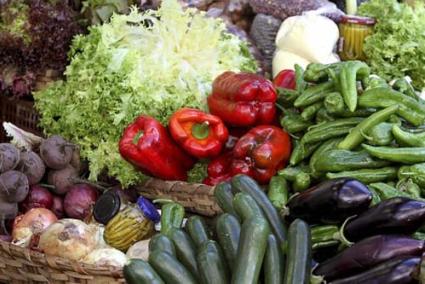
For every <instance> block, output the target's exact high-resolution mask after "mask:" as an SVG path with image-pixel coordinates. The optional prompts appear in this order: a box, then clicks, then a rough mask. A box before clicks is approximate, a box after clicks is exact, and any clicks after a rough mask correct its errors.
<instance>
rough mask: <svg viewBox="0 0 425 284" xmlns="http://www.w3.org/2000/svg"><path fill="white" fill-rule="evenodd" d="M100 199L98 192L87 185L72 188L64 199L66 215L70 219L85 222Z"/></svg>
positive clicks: (77, 185)
mask: <svg viewBox="0 0 425 284" xmlns="http://www.w3.org/2000/svg"><path fill="white" fill-rule="evenodd" d="M98 197H99V193H98V191H97V190H96V189H95V188H94V187H92V186H90V185H87V184H76V185H74V186H72V187H71V189H70V190H69V191H68V193H67V194H66V196H65V199H64V208H65V213H66V215H67V216H68V217H70V218H75V219H80V220H84V219H85V218H86V217H87V216H88V215H89V214H90V213H91V210H92V207H93V205H94V204H95V203H96V200H97V198H98Z"/></svg>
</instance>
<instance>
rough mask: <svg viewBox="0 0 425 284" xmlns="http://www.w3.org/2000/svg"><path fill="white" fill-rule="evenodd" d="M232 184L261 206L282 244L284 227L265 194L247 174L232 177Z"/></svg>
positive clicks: (284, 235) (284, 237) (284, 234)
mask: <svg viewBox="0 0 425 284" xmlns="http://www.w3.org/2000/svg"><path fill="white" fill-rule="evenodd" d="M232 186H233V187H235V188H237V189H239V190H240V191H241V192H245V193H247V194H249V195H250V196H251V197H252V198H253V199H254V200H255V201H256V202H257V204H258V205H259V206H260V207H261V209H262V210H263V212H264V215H265V216H266V218H267V220H268V221H269V223H270V227H271V229H272V230H273V233H274V234H275V236H276V238H277V240H278V241H279V243H280V244H283V243H284V242H285V239H286V229H285V227H284V226H283V223H282V221H281V220H280V217H279V213H278V212H277V210H276V208H275V207H274V206H273V204H272V203H271V202H270V200H269V199H268V197H267V195H266V194H265V193H264V192H263V191H262V190H261V188H260V186H259V185H258V184H257V182H256V181H255V180H254V179H252V178H251V177H249V176H246V175H237V176H234V177H233V178H232Z"/></svg>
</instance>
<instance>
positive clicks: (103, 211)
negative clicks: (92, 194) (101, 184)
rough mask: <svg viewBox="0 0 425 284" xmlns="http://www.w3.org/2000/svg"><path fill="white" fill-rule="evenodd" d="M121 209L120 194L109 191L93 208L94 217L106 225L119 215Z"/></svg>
mask: <svg viewBox="0 0 425 284" xmlns="http://www.w3.org/2000/svg"><path fill="white" fill-rule="evenodd" d="M120 207H121V199H120V197H119V196H118V194H116V193H114V192H112V191H107V192H105V193H104V194H102V195H101V196H100V197H99V199H98V200H97V201H96V203H95V205H94V208H93V216H94V218H95V219H96V221H98V222H99V223H101V224H104V225H106V224H107V223H108V222H109V221H110V220H111V219H112V218H113V217H114V216H115V215H117V214H118V212H119V211H120Z"/></svg>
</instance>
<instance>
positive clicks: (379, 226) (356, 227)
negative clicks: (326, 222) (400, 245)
mask: <svg viewBox="0 0 425 284" xmlns="http://www.w3.org/2000/svg"><path fill="white" fill-rule="evenodd" d="M424 223H425V202H423V201H418V200H413V199H410V198H406V197H395V198H391V199H387V200H384V201H382V202H380V203H379V204H377V205H375V206H373V207H371V208H369V209H368V210H367V211H365V212H364V213H362V214H361V215H359V216H358V217H355V218H354V219H352V220H350V221H348V223H347V225H346V226H345V228H344V235H345V237H346V238H347V239H348V240H350V241H358V240H360V239H362V238H365V237H369V236H373V235H378V234H402V235H411V234H413V233H414V232H415V231H416V230H418V229H419V228H420V227H421V226H422V225H423V224H424Z"/></svg>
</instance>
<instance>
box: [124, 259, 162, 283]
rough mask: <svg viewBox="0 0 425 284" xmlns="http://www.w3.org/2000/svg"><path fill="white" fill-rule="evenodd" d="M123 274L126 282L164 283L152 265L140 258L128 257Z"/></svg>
mask: <svg viewBox="0 0 425 284" xmlns="http://www.w3.org/2000/svg"><path fill="white" fill-rule="evenodd" d="M123 274H124V279H125V282H126V283H128V284H165V283H164V281H163V280H162V279H161V277H160V276H159V275H158V273H156V271H155V270H154V269H153V268H152V266H150V265H149V263H147V262H146V261H144V260H141V259H135V258H133V259H130V260H129V261H128V263H127V264H126V265H124V268H123Z"/></svg>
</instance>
